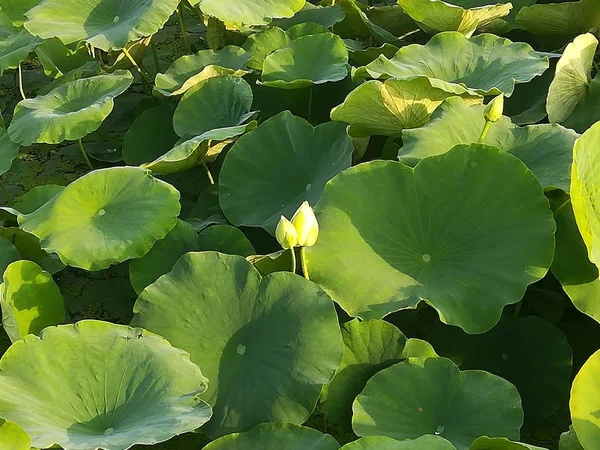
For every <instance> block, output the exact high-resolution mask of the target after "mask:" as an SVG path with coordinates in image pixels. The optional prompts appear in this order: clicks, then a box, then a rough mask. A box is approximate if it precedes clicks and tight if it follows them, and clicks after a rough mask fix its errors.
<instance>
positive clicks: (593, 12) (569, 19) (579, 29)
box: [517, 0, 600, 35]
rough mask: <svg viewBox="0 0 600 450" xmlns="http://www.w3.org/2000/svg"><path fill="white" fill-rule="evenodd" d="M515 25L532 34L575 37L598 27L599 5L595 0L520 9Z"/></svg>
mask: <svg viewBox="0 0 600 450" xmlns="http://www.w3.org/2000/svg"><path fill="white" fill-rule="evenodd" d="M517 23H518V24H519V25H520V27H521V28H522V29H524V30H525V31H529V32H530V33H534V34H557V35H576V34H581V33H587V32H588V31H591V32H596V31H597V30H598V28H599V27H600V3H598V2H597V1H596V0H579V1H575V2H558V1H556V2H552V3H551V4H538V5H532V6H528V7H526V8H523V9H521V11H520V12H519V14H518V15H517Z"/></svg>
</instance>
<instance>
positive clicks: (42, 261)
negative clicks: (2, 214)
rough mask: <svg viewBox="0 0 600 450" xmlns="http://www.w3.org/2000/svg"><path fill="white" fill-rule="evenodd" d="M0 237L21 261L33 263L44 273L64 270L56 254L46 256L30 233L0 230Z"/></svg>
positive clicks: (7, 228)
mask: <svg viewBox="0 0 600 450" xmlns="http://www.w3.org/2000/svg"><path fill="white" fill-rule="evenodd" d="M18 215H19V212H18V211H17V216H18ZM0 236H1V237H4V238H6V239H8V240H9V241H10V242H12V244H13V245H14V246H15V248H16V249H17V251H18V252H19V254H20V255H21V256H22V258H23V259H27V260H29V261H33V262H35V263H36V264H37V265H39V266H40V267H41V268H42V269H44V270H45V271H46V272H50V273H52V274H54V273H57V272H60V271H61V270H62V269H64V268H65V265H64V264H63V263H62V262H60V260H59V259H58V256H57V255H56V254H48V253H46V252H45V251H44V250H42V248H41V244H40V241H39V239H38V238H37V237H35V236H34V235H32V234H30V233H26V232H25V231H23V230H21V229H20V228H17V227H4V228H0ZM19 259H21V258H19Z"/></svg>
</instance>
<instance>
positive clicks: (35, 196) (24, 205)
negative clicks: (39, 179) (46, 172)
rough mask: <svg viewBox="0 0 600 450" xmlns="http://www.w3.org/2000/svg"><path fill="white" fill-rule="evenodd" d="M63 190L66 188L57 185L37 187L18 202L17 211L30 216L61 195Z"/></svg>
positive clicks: (16, 204)
mask: <svg viewBox="0 0 600 450" xmlns="http://www.w3.org/2000/svg"><path fill="white" fill-rule="evenodd" d="M63 189H64V186H57V185H55V184H44V185H43V186H36V187H34V188H33V189H32V190H30V191H29V192H26V193H25V194H23V196H22V197H21V198H20V199H19V200H17V202H16V203H15V209H16V210H17V211H19V212H20V213H21V214H30V213H32V212H34V211H35V210H37V209H39V208H41V207H42V206H44V205H45V204H46V203H48V202H49V201H50V200H52V199H53V198H54V197H56V196H57V195H58V194H60V193H61V192H62V191H63Z"/></svg>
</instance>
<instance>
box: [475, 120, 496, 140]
mask: <svg viewBox="0 0 600 450" xmlns="http://www.w3.org/2000/svg"><path fill="white" fill-rule="evenodd" d="M491 126H492V122H490V121H489V120H486V121H485V125H484V126H483V130H482V131H481V135H480V136H479V139H478V140H477V143H478V144H481V143H483V140H484V139H485V137H486V136H487V134H488V131H489V130H490V127H491Z"/></svg>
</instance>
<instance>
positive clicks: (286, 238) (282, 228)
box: [275, 216, 298, 249]
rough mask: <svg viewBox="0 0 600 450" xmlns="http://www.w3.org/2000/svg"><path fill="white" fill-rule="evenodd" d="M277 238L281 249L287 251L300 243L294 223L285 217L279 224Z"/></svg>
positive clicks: (276, 230)
mask: <svg viewBox="0 0 600 450" xmlns="http://www.w3.org/2000/svg"><path fill="white" fill-rule="evenodd" d="M275 237H276V238H277V242H279V245H281V248H285V249H288V248H293V247H295V246H296V244H297V242H298V236H297V233H296V228H295V227H294V225H292V222H290V221H289V220H287V219H286V218H285V217H283V216H281V219H279V223H278V224H277V228H276V229H275Z"/></svg>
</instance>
